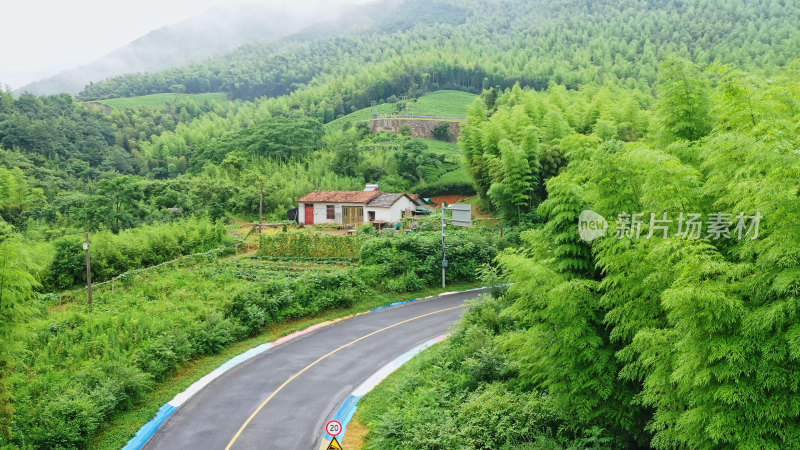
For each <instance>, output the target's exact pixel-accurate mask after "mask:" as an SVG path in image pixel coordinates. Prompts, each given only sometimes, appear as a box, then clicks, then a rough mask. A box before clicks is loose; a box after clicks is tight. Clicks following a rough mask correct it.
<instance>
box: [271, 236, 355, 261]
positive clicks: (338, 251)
mask: <svg viewBox="0 0 800 450" xmlns="http://www.w3.org/2000/svg"><path fill="white" fill-rule="evenodd" d="M363 242H364V238H363V237H362V236H361V235H360V234H358V235H333V234H324V233H314V232H311V233H309V232H303V231H297V232H290V233H278V234H272V235H264V236H261V238H260V240H259V243H258V254H259V255H260V256H278V257H285V256H306V257H348V258H358V257H359V256H360V254H361V244H362V243H363Z"/></svg>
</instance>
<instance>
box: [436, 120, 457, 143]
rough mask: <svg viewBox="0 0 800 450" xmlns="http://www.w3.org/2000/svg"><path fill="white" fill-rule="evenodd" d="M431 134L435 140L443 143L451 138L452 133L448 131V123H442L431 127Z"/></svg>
mask: <svg viewBox="0 0 800 450" xmlns="http://www.w3.org/2000/svg"><path fill="white" fill-rule="evenodd" d="M431 134H433V137H434V138H435V139H438V140H440V141H445V142H447V141H449V140H450V139H451V138H452V137H453V132H452V131H450V123H448V122H442V123H440V124H439V125H436V126H435V127H433V130H431Z"/></svg>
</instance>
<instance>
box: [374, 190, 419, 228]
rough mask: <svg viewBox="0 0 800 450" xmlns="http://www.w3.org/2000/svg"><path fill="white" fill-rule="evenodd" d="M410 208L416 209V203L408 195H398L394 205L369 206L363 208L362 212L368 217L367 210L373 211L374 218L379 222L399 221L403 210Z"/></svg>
mask: <svg viewBox="0 0 800 450" xmlns="http://www.w3.org/2000/svg"><path fill="white" fill-rule="evenodd" d="M407 209H410V210H411V211H416V210H417V205H415V204H414V202H413V201H411V200H410V199H409V198H408V197H405V196H403V197H400V199H398V200H397V201H396V202H394V205H392V206H391V207H390V208H376V207H372V206H369V207H367V208H364V214H366V215H367V217H369V215H368V212H369V211H375V220H376V221H379V222H400V220H401V219H402V218H403V211H405V210H407Z"/></svg>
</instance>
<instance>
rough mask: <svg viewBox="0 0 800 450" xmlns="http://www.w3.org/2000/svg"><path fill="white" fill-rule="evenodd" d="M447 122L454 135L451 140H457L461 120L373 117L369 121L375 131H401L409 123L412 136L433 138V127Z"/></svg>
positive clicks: (372, 130)
mask: <svg viewBox="0 0 800 450" xmlns="http://www.w3.org/2000/svg"><path fill="white" fill-rule="evenodd" d="M442 122H445V123H448V124H450V132H451V133H453V137H452V138H451V139H450V142H456V141H457V140H458V135H459V134H460V132H461V128H460V127H459V126H458V124H459V122H454V121H449V120H431V119H372V120H370V121H369V129H370V131H371V132H373V133H377V132H379V131H391V132H392V133H399V132H400V127H402V126H403V125H408V126H409V127H411V136H413V137H420V138H428V139H433V133H432V132H433V129H434V128H435V127H436V126H437V125H439V124H440V123H442Z"/></svg>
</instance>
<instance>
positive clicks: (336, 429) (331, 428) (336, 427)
mask: <svg viewBox="0 0 800 450" xmlns="http://www.w3.org/2000/svg"><path fill="white" fill-rule="evenodd" d="M325 431H326V432H327V433H328V434H330V435H331V436H333V437H336V436H338V435H339V433H341V432H342V423H341V422H339V421H338V420H331V421H330V422H328V423H326V424H325Z"/></svg>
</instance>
